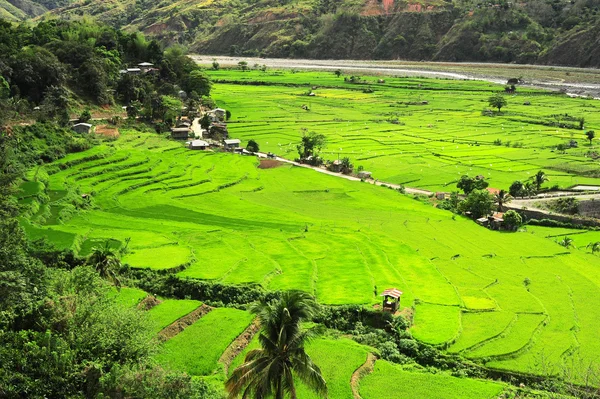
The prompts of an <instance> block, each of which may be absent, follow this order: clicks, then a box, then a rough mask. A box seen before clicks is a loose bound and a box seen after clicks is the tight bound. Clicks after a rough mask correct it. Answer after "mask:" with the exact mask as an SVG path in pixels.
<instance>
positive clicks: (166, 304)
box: [148, 299, 202, 334]
mask: <svg viewBox="0 0 600 399" xmlns="http://www.w3.org/2000/svg"><path fill="white" fill-rule="evenodd" d="M200 305H202V303H201V302H200V301H194V300H190V299H179V300H175V299H164V300H162V301H161V302H160V304H158V305H157V306H154V307H153V308H152V309H150V310H149V311H148V317H149V318H150V321H151V322H152V324H153V325H154V327H153V328H152V330H151V332H152V333H153V334H157V333H158V332H160V331H161V330H162V329H163V328H165V327H167V326H168V325H170V324H171V323H173V322H175V321H176V320H177V319H180V318H181V317H183V316H185V315H187V314H188V313H190V312H192V311H193V310H195V309H197V308H198V307H199V306H200Z"/></svg>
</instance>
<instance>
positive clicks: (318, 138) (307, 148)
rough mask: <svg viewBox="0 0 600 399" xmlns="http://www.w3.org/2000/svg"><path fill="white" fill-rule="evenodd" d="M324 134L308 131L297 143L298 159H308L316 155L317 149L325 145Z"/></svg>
mask: <svg viewBox="0 0 600 399" xmlns="http://www.w3.org/2000/svg"><path fill="white" fill-rule="evenodd" d="M325 143H326V141H325V136H324V135H322V134H318V133H315V132H310V133H308V134H305V135H304V136H303V137H302V141H301V142H300V144H298V145H297V147H296V148H297V149H298V155H299V156H300V159H308V158H309V157H311V156H312V157H316V156H317V154H318V151H320V150H321V149H322V148H323V147H324V146H325Z"/></svg>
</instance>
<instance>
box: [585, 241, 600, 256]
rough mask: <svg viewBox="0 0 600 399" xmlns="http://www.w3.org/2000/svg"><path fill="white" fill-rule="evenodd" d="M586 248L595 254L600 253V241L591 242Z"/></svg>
mask: <svg viewBox="0 0 600 399" xmlns="http://www.w3.org/2000/svg"><path fill="white" fill-rule="evenodd" d="M586 248H589V249H591V250H592V253H593V254H595V253H596V252H600V241H596V242H590V243H589V244H588V245H587V246H586Z"/></svg>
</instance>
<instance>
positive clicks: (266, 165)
mask: <svg viewBox="0 0 600 399" xmlns="http://www.w3.org/2000/svg"><path fill="white" fill-rule="evenodd" d="M284 163H285V162H281V161H277V160H275V159H261V160H260V165H258V168H259V169H272V168H278V167H280V166H281V165H283V164H284Z"/></svg>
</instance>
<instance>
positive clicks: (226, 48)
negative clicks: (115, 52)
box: [0, 0, 599, 80]
mask: <svg viewBox="0 0 600 399" xmlns="http://www.w3.org/2000/svg"><path fill="white" fill-rule="evenodd" d="M40 3H41V5H40ZM58 4H60V5H61V6H62V5H66V7H64V8H59V9H54V7H55V6H56V5H58ZM47 9H54V10H53V11H52V14H54V15H57V16H67V17H69V16H72V17H75V16H80V15H83V14H87V15H93V16H94V17H96V18H97V19H99V20H102V21H104V22H107V23H109V24H111V25H113V26H119V27H121V28H125V30H127V31H140V32H141V31H143V32H150V33H151V34H153V35H155V36H156V37H157V38H160V39H163V40H164V41H165V42H166V43H184V44H186V45H189V46H190V47H191V48H194V49H197V50H198V51H199V52H201V53H203V54H224V55H233V56H240V55H243V56H271V57H281V58H284V57H307V58H316V59H323V58H333V59H337V58H348V59H412V60H431V59H434V60H441V61H488V62H489V61H497V62H516V63H521V64H522V63H536V62H537V63H540V64H555V65H579V66H598V62H599V58H598V53H597V52H596V51H595V47H594V43H595V38H596V37H597V36H598V13H597V4H596V3H593V2H589V1H586V0H577V1H575V2H573V3H572V4H571V3H569V4H566V3H559V2H553V1H550V0H532V1H529V2H527V4H524V5H516V4H514V3H511V2H507V1H501V2H497V3H488V2H484V1H466V0H461V1H458V0H455V1H448V2H444V1H440V0H427V1H425V0H422V1H418V2H413V3H405V2H377V3H373V2H368V1H364V0H363V1H330V0H318V1H309V0H299V1H295V2H279V3H274V2H265V3H259V4H256V3H254V2H251V1H248V0H243V1H240V2H237V3H234V4H228V5H227V6H224V7H219V6H216V5H215V3H214V2H213V1H211V0H203V1H198V0H177V1H172V2H169V3H168V4H163V3H153V2H141V1H134V0H115V1H111V2H103V3H98V2H74V1H68V0H67V1H62V2H58V1H41V2H40V1H30V0H20V1H18V2H17V1H8V2H7V1H6V0H4V1H2V2H0V15H2V16H5V17H6V18H10V19H13V20H23V19H25V18H27V17H28V16H37V15H39V14H42V13H44V12H45V11H46V10H47ZM183 21H185V22H183ZM247 26H252V29H247ZM569 50H572V51H569ZM218 67H219V66H218V63H217V68H215V69H218ZM251 67H252V65H249V63H248V62H247V61H242V62H241V63H240V69H242V68H243V69H244V70H246V69H248V68H251ZM255 67H259V65H258V64H257V65H256V66H255ZM484 69H485V68H484ZM519 76H520V75H519V74H515V75H514V76H511V77H512V78H514V79H515V80H516V79H517V78H518V77H519Z"/></svg>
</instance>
